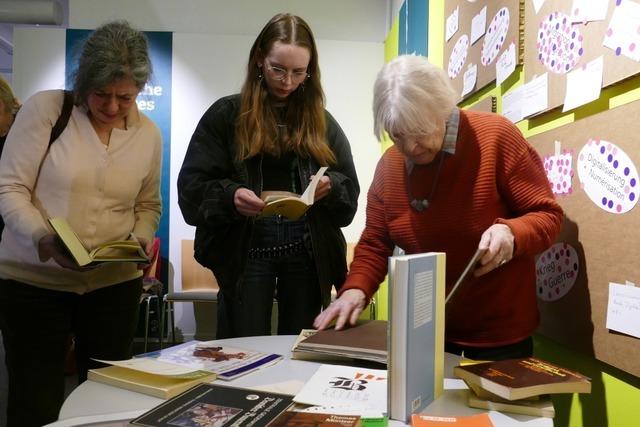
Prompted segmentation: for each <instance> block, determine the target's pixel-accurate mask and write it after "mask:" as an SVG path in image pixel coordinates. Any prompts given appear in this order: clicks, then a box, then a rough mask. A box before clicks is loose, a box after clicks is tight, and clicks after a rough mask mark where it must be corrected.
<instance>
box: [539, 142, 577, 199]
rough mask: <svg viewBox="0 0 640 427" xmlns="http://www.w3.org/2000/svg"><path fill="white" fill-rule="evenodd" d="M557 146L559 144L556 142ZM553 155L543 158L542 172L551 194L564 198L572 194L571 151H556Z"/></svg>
mask: <svg viewBox="0 0 640 427" xmlns="http://www.w3.org/2000/svg"><path fill="white" fill-rule="evenodd" d="M556 143H557V144H560V143H559V142H558V141H556ZM557 151H558V152H557V153H555V154H550V155H546V156H544V159H543V163H544V170H545V172H546V173H547V179H548V180H549V184H550V185H551V190H552V191H553V194H556V195H561V196H566V195H568V194H571V193H572V192H573V186H572V184H571V180H572V178H573V175H574V173H573V166H572V164H573V151H570V150H564V151H561V152H560V150H557Z"/></svg>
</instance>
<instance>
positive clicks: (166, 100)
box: [65, 30, 173, 283]
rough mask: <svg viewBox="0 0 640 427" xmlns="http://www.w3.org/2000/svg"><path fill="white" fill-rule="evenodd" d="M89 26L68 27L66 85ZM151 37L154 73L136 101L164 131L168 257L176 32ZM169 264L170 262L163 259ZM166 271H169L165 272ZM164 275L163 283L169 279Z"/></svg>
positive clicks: (161, 232) (162, 230)
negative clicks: (172, 74)
mask: <svg viewBox="0 0 640 427" xmlns="http://www.w3.org/2000/svg"><path fill="white" fill-rule="evenodd" d="M90 33H91V31H90V30H67V32H66V46H65V52H66V55H65V87H66V88H67V89H70V88H71V87H72V85H73V80H72V78H73V73H74V72H75V69H76V68H77V62H78V61H77V58H78V56H79V55H80V50H81V47H82V44H83V42H84V40H85V39H86V38H87V36H88V35H89V34H90ZM144 34H145V35H146V37H147V39H148V41H149V55H150V57H151V63H152V64H153V74H152V76H151V79H150V81H149V82H148V83H147V84H146V85H145V86H144V88H143V89H142V91H141V92H140V94H139V95H138V98H137V99H136V103H137V105H138V109H139V110H140V111H141V112H143V113H144V114H146V115H147V117H149V118H150V119H151V120H153V122H154V123H155V124H156V125H157V126H158V127H159V128H160V132H161V134H162V144H163V148H162V178H161V183H160V186H161V196H162V217H161V218H160V225H159V227H158V232H157V236H158V237H160V241H161V242H162V244H161V247H160V256H161V257H162V258H164V259H168V257H169V189H170V184H169V172H170V164H171V155H170V154H171V61H172V57H171V55H172V44H173V34H172V33H171V32H164V31H148V32H145V33H144ZM161 264H164V265H168V263H167V262H164V263H161ZM165 274H166V273H165ZM166 279H167V278H166V277H162V280H163V283H168V282H167V280H166Z"/></svg>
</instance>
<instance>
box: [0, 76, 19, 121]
mask: <svg viewBox="0 0 640 427" xmlns="http://www.w3.org/2000/svg"><path fill="white" fill-rule="evenodd" d="M0 101H1V102H2V104H3V105H4V109H5V111H6V112H11V113H12V114H13V113H15V112H16V111H18V108H20V102H19V101H18V98H16V97H15V95H14V94H13V90H11V86H9V83H8V82H7V81H6V80H5V79H4V77H2V76H0Z"/></svg>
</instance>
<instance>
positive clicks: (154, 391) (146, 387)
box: [87, 366, 216, 399]
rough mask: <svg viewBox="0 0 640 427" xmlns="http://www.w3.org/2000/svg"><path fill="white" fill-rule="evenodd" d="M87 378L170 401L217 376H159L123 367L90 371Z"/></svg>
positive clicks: (208, 374)
mask: <svg viewBox="0 0 640 427" xmlns="http://www.w3.org/2000/svg"><path fill="white" fill-rule="evenodd" d="M87 377H88V378H89V379H90V380H92V381H96V382H100V383H104V384H109V385H112V386H115V387H120V388H124V389H127V390H131V391H135V392H138V393H143V394H148V395H150V396H154V397H159V398H160V399H169V398H171V397H173V396H176V395H178V394H180V393H182V392H183V391H185V390H188V389H190V388H191V387H193V386H194V385H196V384H200V383H207V382H212V381H214V380H215V379H216V374H214V373H212V372H206V371H195V372H193V373H192V374H191V375H184V376H183V375H178V376H174V375H159V374H151V373H148V372H142V371H138V370H135V369H129V368H123V367H121V366H107V367H104V368H98V369H90V370H89V372H88V374H87Z"/></svg>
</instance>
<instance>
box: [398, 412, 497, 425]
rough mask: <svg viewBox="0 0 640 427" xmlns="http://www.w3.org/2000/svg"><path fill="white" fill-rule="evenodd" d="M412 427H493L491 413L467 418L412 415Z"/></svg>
mask: <svg viewBox="0 0 640 427" xmlns="http://www.w3.org/2000/svg"><path fill="white" fill-rule="evenodd" d="M411 426H412V427H446V426H449V427H493V423H492V422H491V418H489V413H487V412H483V413H482V414H476V415H469V416H466V417H437V416H433V415H416V414H414V415H412V416H411Z"/></svg>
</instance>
